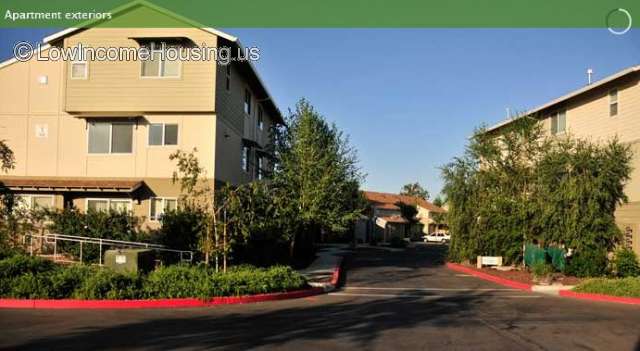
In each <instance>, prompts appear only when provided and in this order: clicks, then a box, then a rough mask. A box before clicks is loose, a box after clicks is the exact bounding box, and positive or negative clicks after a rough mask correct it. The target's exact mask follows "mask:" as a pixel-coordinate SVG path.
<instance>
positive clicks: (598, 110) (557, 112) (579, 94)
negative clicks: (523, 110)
mask: <svg viewBox="0 0 640 351" xmlns="http://www.w3.org/2000/svg"><path fill="white" fill-rule="evenodd" d="M527 114H530V115H537V116H544V118H543V119H542V121H541V123H543V126H544V129H545V130H547V131H548V133H549V134H551V135H556V136H559V137H560V136H562V135H571V136H574V137H577V138H583V139H589V140H592V141H595V142H606V141H608V140H610V139H611V138H613V137H618V139H619V140H620V141H621V142H623V143H627V144H629V145H630V146H631V150H632V152H633V160H632V167H633V171H632V174H631V180H630V181H629V183H628V184H627V185H626V187H625V193H626V195H627V197H628V200H629V202H628V203H626V204H624V205H622V206H619V207H618V209H617V210H616V213H615V216H616V222H617V223H618V226H619V227H620V229H621V230H622V232H623V233H624V236H625V237H624V240H625V244H626V245H627V246H629V247H631V248H633V249H634V251H636V252H637V253H639V254H640V66H634V67H630V68H627V69H625V70H622V71H620V72H618V73H616V74H613V75H611V76H609V77H606V78H604V79H602V80H600V81H597V82H594V83H592V84H589V85H586V86H585V87H582V88H580V89H578V90H575V91H573V92H571V93H569V94H567V95H564V96H562V97H560V98H557V99H555V100H553V101H550V102H549V103H546V104H544V105H542V106H540V107H538V108H536V109H534V110H532V111H529V112H527ZM512 121H513V119H510V120H506V121H504V122H502V123H499V124H497V125H495V126H493V127H491V128H488V132H489V133H491V132H495V131H498V130H499V129H500V128H503V127H505V126H507V125H508V124H509V123H511V122H512Z"/></svg>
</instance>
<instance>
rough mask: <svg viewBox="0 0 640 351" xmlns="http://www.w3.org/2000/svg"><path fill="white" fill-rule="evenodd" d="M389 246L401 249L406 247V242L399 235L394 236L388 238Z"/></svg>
mask: <svg viewBox="0 0 640 351" xmlns="http://www.w3.org/2000/svg"><path fill="white" fill-rule="evenodd" d="M389 246H391V247H395V248H399V249H401V248H405V247H407V242H406V241H405V240H404V239H402V238H401V237H399V236H394V237H392V238H391V240H389Z"/></svg>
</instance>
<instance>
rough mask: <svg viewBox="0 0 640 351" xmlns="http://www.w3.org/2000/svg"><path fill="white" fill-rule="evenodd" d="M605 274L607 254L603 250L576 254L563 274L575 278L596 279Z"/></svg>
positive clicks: (584, 251)
mask: <svg viewBox="0 0 640 351" xmlns="http://www.w3.org/2000/svg"><path fill="white" fill-rule="evenodd" d="M606 272H607V252H606V250H604V249H600V250H583V251H578V252H576V253H575V254H574V255H573V257H571V259H570V260H569V262H568V265H567V268H566V269H565V273H567V274H569V275H573V276H576V277H597V276H601V275H604V274H605V273H606Z"/></svg>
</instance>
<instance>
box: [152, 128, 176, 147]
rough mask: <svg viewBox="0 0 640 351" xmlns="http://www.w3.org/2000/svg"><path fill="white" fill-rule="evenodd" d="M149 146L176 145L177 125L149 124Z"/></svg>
mask: <svg viewBox="0 0 640 351" xmlns="http://www.w3.org/2000/svg"><path fill="white" fill-rule="evenodd" d="M149 145H178V125H177V124H165V123H157V124H149Z"/></svg>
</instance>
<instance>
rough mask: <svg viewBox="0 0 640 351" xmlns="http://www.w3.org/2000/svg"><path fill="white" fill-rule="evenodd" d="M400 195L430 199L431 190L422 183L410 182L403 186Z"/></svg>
mask: <svg viewBox="0 0 640 351" xmlns="http://www.w3.org/2000/svg"><path fill="white" fill-rule="evenodd" d="M400 195H406V196H413V197H417V198H421V199H424V200H429V192H428V191H427V189H425V188H423V187H422V185H420V183H418V182H415V183H409V184H405V185H403V186H402V189H401V190H400Z"/></svg>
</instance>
